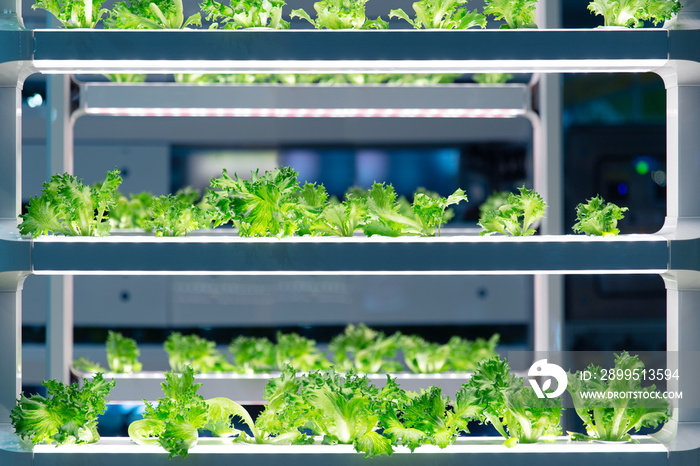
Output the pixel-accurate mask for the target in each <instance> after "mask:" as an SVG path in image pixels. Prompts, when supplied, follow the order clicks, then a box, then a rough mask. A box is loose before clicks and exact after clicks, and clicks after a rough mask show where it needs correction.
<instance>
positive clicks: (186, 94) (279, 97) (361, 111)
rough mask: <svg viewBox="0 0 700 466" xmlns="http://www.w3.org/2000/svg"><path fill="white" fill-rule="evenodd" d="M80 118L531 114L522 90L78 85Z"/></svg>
mask: <svg viewBox="0 0 700 466" xmlns="http://www.w3.org/2000/svg"><path fill="white" fill-rule="evenodd" d="M78 86H79V90H80V94H79V95H80V106H79V111H80V112H81V113H82V114H86V115H107V116H162V117H188V116H203V117H256V116H258V117H312V118H313V117H316V118H329V117H339V118H358V117H360V118H361V117H374V118H377V117H380V118H381V117H386V118H506V117H517V116H524V115H526V114H527V113H528V111H530V99H531V95H530V89H529V88H528V86H527V85H525V84H504V85H499V86H481V85H475V84H437V85H430V86H419V85H390V84H366V85H352V84H342V85H339V84H333V85H321V84H308V85H287V84H242V85H231V84H207V85H201V84H178V83H158V82H149V83H139V84H122V83H96V82H81V83H79V85H78Z"/></svg>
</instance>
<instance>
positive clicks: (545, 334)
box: [530, 0, 564, 351]
mask: <svg viewBox="0 0 700 466" xmlns="http://www.w3.org/2000/svg"><path fill="white" fill-rule="evenodd" d="M560 8H561V5H560V0H544V1H540V2H539V4H538V6H537V23H538V25H540V27H542V28H557V27H561V13H560ZM537 85H538V86H539V92H538V97H539V109H538V110H539V112H540V115H539V118H537V117H534V118H530V121H531V122H532V130H533V162H534V163H533V166H534V173H533V178H534V179H533V187H534V189H535V191H537V192H538V193H539V194H541V195H542V196H543V198H544V199H545V201H546V202H547V218H546V219H545V220H544V221H543V222H542V227H541V233H542V234H545V235H561V234H563V224H564V222H563V208H562V204H563V199H564V195H563V189H562V186H563V175H564V174H563V170H562V161H563V155H562V152H563V148H562V142H561V141H562V135H561V132H562V128H561V113H562V110H561V90H562V80H561V75H560V74H558V73H554V74H550V73H543V74H541V75H540V76H539V77H538V84H537ZM533 281H534V308H535V309H534V322H533V340H534V344H533V346H534V349H535V351H563V350H564V341H563V339H564V291H563V290H564V277H562V276H561V275H535V276H534V278H533Z"/></svg>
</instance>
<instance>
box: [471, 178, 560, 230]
mask: <svg viewBox="0 0 700 466" xmlns="http://www.w3.org/2000/svg"><path fill="white" fill-rule="evenodd" d="M518 189H519V191H520V194H514V193H511V194H509V195H508V199H507V202H506V203H505V204H503V205H501V206H500V207H498V208H497V209H494V210H490V211H485V212H482V214H481V217H480V219H479V222H478V225H479V226H480V227H481V228H483V231H482V232H481V233H480V234H481V235H482V236H483V235H492V234H495V233H502V234H505V235H510V236H526V235H534V234H535V228H534V226H535V224H536V222H537V221H538V220H540V219H541V218H542V217H543V216H544V212H545V209H546V208H547V204H546V203H545V202H544V199H542V196H540V195H539V194H538V193H536V192H535V191H533V190H531V189H527V188H525V187H524V186H523V187H521V188H518Z"/></svg>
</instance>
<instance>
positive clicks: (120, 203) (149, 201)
mask: <svg viewBox="0 0 700 466" xmlns="http://www.w3.org/2000/svg"><path fill="white" fill-rule="evenodd" d="M154 200H155V196H153V194H151V193H147V192H145V191H144V192H141V193H137V194H131V195H130V196H128V197H127V196H125V195H123V194H117V197H116V201H115V204H114V207H112V209H111V210H110V211H109V221H110V223H111V224H112V227H113V228H119V229H141V230H145V229H146V228H147V225H146V224H147V222H148V220H150V219H151V218H152V217H153V209H152V207H153V201H154Z"/></svg>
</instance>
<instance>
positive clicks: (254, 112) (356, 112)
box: [85, 107, 524, 118]
mask: <svg viewBox="0 0 700 466" xmlns="http://www.w3.org/2000/svg"><path fill="white" fill-rule="evenodd" d="M85 111H86V113H87V114H89V115H105V116H124V117H126V116H141V117H250V118H256V117H263V118H512V117H516V116H520V115H523V113H524V111H523V110H518V109H459V108H163V107H160V108H135V107H134V108H119V107H90V108H86V109H85Z"/></svg>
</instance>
